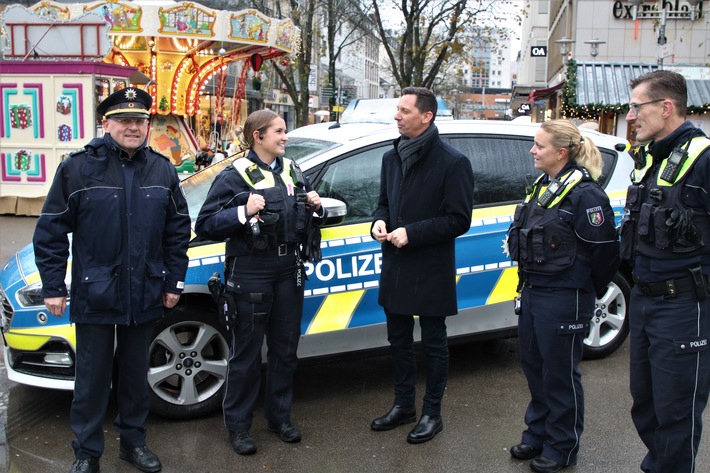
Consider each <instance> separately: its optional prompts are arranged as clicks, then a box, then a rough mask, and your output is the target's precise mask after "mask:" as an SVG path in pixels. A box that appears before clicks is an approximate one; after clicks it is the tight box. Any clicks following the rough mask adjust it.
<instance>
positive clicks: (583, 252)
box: [508, 120, 619, 472]
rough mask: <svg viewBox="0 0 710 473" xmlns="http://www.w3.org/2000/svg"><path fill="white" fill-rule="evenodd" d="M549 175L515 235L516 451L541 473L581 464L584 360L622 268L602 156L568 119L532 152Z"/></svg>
mask: <svg viewBox="0 0 710 473" xmlns="http://www.w3.org/2000/svg"><path fill="white" fill-rule="evenodd" d="M530 152H531V153H532V155H533V156H534V158H535V167H536V168H537V169H539V170H541V171H542V172H543V173H544V174H543V175H542V176H540V177H539V178H538V180H537V181H536V182H535V184H534V185H533V186H532V189H530V190H529V193H528V195H527V198H526V199H525V202H524V203H522V204H520V205H519V206H518V208H517V209H516V211H515V218H514V221H513V223H512V225H511V227H510V230H509V238H508V244H509V250H510V255H511V259H513V261H516V262H517V263H518V274H519V278H520V288H521V289H522V292H521V298H520V299H518V300H517V301H516V302H517V303H519V304H520V305H519V306H518V308H519V315H520V320H519V322H518V336H519V341H520V358H521V363H522V367H523V372H524V373H525V377H526V378H527V381H528V387H529V389H530V394H531V397H532V399H531V401H530V404H529V405H528V408H527V411H526V413H525V423H526V424H527V426H528V428H527V430H525V431H524V432H523V435H522V441H521V443H520V444H518V445H515V446H514V447H512V448H511V449H510V453H511V455H512V456H513V457H515V458H517V459H520V460H530V459H532V462H531V464H530V467H531V468H532V470H533V471H537V472H554V471H559V470H561V469H562V468H564V467H566V466H568V465H574V464H576V463H577V452H578V450H579V437H580V435H581V434H582V429H583V421H584V395H583V392H582V375H581V373H580V371H579V367H578V365H579V361H580V359H581V357H582V348H583V339H584V337H585V334H586V333H587V330H588V329H589V321H590V319H591V316H592V311H593V310H594V300H595V294H596V293H599V292H601V291H603V290H604V288H605V287H606V285H607V284H608V283H609V281H611V279H612V277H613V276H614V273H615V272H616V269H617V267H618V261H619V257H618V241H617V238H616V230H615V227H614V213H613V211H612V209H611V206H610V205H609V198H608V197H607V195H606V194H605V193H604V191H603V190H602V188H601V187H600V186H599V185H598V184H597V183H596V179H597V178H598V177H599V176H600V175H601V170H602V160H601V155H600V153H599V150H598V149H597V147H596V146H595V145H594V143H592V142H591V140H589V138H583V137H582V136H581V134H580V132H579V129H578V128H577V127H576V126H575V125H574V124H572V123H571V122H569V121H567V120H552V121H548V122H545V123H543V124H542V126H541V127H540V129H539V130H538V132H537V133H536V134H535V144H534V145H533V147H532V149H531V150H530Z"/></svg>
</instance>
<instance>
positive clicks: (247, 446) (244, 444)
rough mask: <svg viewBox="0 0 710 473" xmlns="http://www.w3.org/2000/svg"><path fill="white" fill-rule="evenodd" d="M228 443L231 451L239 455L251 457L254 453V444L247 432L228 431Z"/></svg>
mask: <svg viewBox="0 0 710 473" xmlns="http://www.w3.org/2000/svg"><path fill="white" fill-rule="evenodd" d="M229 443H231V444H232V449H233V450H234V451H235V452H237V453H238V454H240V455H253V454H254V453H256V442H255V441H254V439H253V438H252V437H251V435H249V432H248V431H247V432H232V431H231V430H230V431H229Z"/></svg>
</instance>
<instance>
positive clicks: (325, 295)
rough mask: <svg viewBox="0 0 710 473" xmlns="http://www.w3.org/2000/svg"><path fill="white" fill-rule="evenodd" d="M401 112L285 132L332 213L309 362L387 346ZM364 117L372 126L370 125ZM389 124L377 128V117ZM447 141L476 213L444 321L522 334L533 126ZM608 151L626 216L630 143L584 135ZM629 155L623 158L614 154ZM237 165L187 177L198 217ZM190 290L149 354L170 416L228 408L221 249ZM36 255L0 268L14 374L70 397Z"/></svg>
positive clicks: (625, 288) (308, 315)
mask: <svg viewBox="0 0 710 473" xmlns="http://www.w3.org/2000/svg"><path fill="white" fill-rule="evenodd" d="M393 115H394V113H393V111H392V113H391V114H389V115H388V117H387V119H386V120H384V122H385V123H376V122H377V121H378V120H370V119H363V118H362V117H360V118H358V119H357V122H356V123H353V120H349V119H348V116H347V115H345V116H344V117H343V120H342V121H341V122H340V123H332V122H331V123H323V124H317V125H310V126H306V127H303V128H299V129H297V130H294V131H292V132H290V133H289V135H288V136H289V142H288V145H287V148H286V150H287V151H286V155H287V156H288V157H290V158H291V159H295V160H296V161H298V162H299V164H300V165H301V168H302V169H303V170H304V172H305V173H306V174H307V175H308V177H309V178H310V181H311V183H312V184H313V185H314V187H315V188H316V190H317V191H318V193H319V194H320V195H321V196H322V197H323V198H324V203H325V205H327V206H328V208H329V210H330V217H329V219H328V221H327V222H326V226H325V227H324V228H323V230H322V252H323V260H322V261H320V262H318V263H316V264H310V263H308V264H307V271H306V273H307V276H308V280H307V283H306V298H305V308H304V312H303V322H302V326H301V328H302V334H303V337H302V340H301V343H300V347H299V356H300V357H301V358H307V357H315V356H323V355H330V354H338V353H345V352H355V351H360V350H369V349H374V348H381V347H385V346H387V337H386V327H385V316H384V313H383V310H382V308H381V307H380V306H379V305H378V304H377V294H378V280H379V274H380V267H381V252H380V245H379V244H378V243H377V242H375V241H374V240H373V239H372V238H371V237H370V235H369V229H370V222H371V219H372V215H373V212H374V210H375V208H376V205H377V198H378V194H379V173H380V163H381V159H382V155H383V154H384V152H385V151H386V150H387V149H389V148H390V147H391V146H392V141H393V140H394V139H395V138H397V137H398V136H399V135H398V132H397V129H396V127H395V126H394V124H393V121H392V118H391V117H392V116H393ZM363 120H364V121H365V122H363ZM379 121H381V122H382V120H379ZM436 125H437V126H438V128H439V132H440V135H441V137H442V139H444V140H446V141H448V142H450V143H451V144H452V145H453V146H454V147H456V148H458V149H460V150H461V151H462V152H463V153H464V154H466V156H468V157H469V158H470V159H471V162H472V165H473V170H474V178H475V183H474V207H473V209H472V212H471V227H470V229H469V231H468V232H467V233H466V234H464V235H462V236H461V237H459V238H458V239H457V247H456V268H457V269H456V274H455V275H452V277H455V278H456V280H457V292H458V307H459V314H458V315H457V316H454V317H451V318H449V319H448V320H447V325H448V333H449V336H450V338H451V339H452V341H455V340H458V339H464V338H471V337H481V338H492V337H509V336H515V335H516V326H517V317H516V315H515V314H514V311H513V302H512V300H513V297H514V296H515V289H516V284H517V268H516V267H515V266H514V265H513V264H511V262H510V260H509V258H508V255H507V254H506V252H505V251H504V250H505V244H504V240H505V237H506V231H507V229H508V227H509V225H510V222H511V217H512V215H513V212H514V208H515V205H516V204H517V203H518V202H519V201H521V200H522V199H523V197H524V192H525V186H526V185H529V184H530V183H531V182H532V181H533V180H534V179H535V177H536V176H537V175H538V171H537V170H536V169H535V168H534V165H533V159H532V157H531V155H530V153H529V151H530V148H531V147H532V143H533V137H534V135H535V132H536V130H537V125H532V124H519V123H514V122H498V121H457V120H443V121H439V120H437V121H436ZM583 134H584V136H585V137H588V138H591V139H592V140H593V141H594V142H595V143H596V144H597V146H598V147H599V148H600V149H601V151H602V155H603V158H604V175H603V177H602V178H601V179H600V181H601V184H602V186H603V187H604V188H605V189H606V190H607V192H608V193H609V196H610V199H611V202H612V206H613V207H614V212H615V215H616V217H617V219H620V216H621V213H622V212H623V199H624V198H625V191H626V187H627V185H628V182H629V178H628V176H629V173H630V171H631V169H632V160H631V158H630V156H628V155H627V154H626V152H624V151H623V149H624V146H625V145H626V143H625V142H624V141H623V140H620V139H619V138H617V137H613V136H608V135H602V134H599V133H596V132H593V131H588V130H583ZM617 149H621V150H622V151H618V150H617ZM230 162H231V160H226V161H223V162H220V163H218V164H216V165H213V166H210V167H209V168H207V169H206V170H203V171H201V172H199V173H196V174H194V175H192V176H190V177H189V178H187V179H185V180H184V181H183V188H184V191H185V195H186V197H187V200H188V204H189V207H190V214H191V217H192V219H193V221H194V219H195V218H196V217H197V214H198V212H199V210H200V207H201V205H202V202H203V201H204V199H205V197H206V195H207V191H208V189H209V187H210V184H211V182H212V180H213V179H214V178H215V176H216V175H217V173H219V171H221V169H223V168H224V167H225V166H227V165H229V163H230ZM189 258H190V263H189V269H188V272H187V277H186V282H185V292H184V295H183V297H182V299H181V301H180V303H179V305H178V306H177V307H176V308H175V309H173V310H171V311H168V312H167V313H166V316H165V317H164V318H163V319H162V320H161V321H160V322H159V323H158V325H157V327H156V331H155V335H154V339H153V342H152V345H151V348H150V367H151V368H150V372H149V373H148V382H149V384H150V387H151V390H152V409H153V411H154V412H155V413H158V414H160V415H163V416H166V417H171V418H189V417H196V416H201V415H205V414H207V413H209V412H211V411H213V410H215V409H218V408H219V407H220V405H221V398H222V392H223V388H224V384H225V376H226V372H227V356H228V353H229V344H228V343H229V342H228V340H229V337H228V334H227V333H226V331H225V328H224V327H223V326H222V325H221V324H220V322H219V321H218V319H217V316H216V310H215V306H214V303H213V301H212V298H211V295H210V293H209V289H208V287H207V282H208V280H209V278H210V277H211V276H212V275H213V273H215V272H221V271H222V269H223V264H224V243H215V242H212V241H204V240H202V239H200V238H199V237H194V238H193V240H192V241H191V244H190V249H189ZM40 288H41V281H40V278H39V274H38V272H37V268H36V266H35V264H34V255H33V252H32V246H31V245H28V246H27V247H25V248H23V249H22V250H21V251H19V252H18V253H17V254H16V255H15V256H13V257H12V258H11V259H10V260H9V261H8V262H7V263H6V264H5V265H4V266H3V267H2V270H1V272H0V307H1V308H2V309H1V311H0V313H1V315H2V331H3V336H4V340H5V347H4V349H5V364H6V368H7V373H8V377H9V378H10V379H11V380H13V381H16V382H18V383H23V384H27V385H32V386H39V387H45V388H56V389H72V387H73V375H74V359H75V357H74V346H75V336H74V330H73V327H72V326H71V325H70V324H69V323H68V317H67V316H65V317H62V318H58V317H52V316H51V315H49V314H48V313H47V312H46V310H45V308H44V305H43V303H42V298H41V296H40ZM629 288H630V285H629V278H628V276H627V275H624V274H623V272H622V273H620V274H618V275H617V277H616V278H615V279H614V281H613V283H611V284H610V285H609V287H608V289H607V291H606V293H605V294H604V295H603V296H602V297H601V299H599V300H598V301H597V304H596V308H595V313H594V316H593V318H592V324H591V328H590V331H589V334H588V335H587V338H586V339H585V356H586V357H587V358H598V357H603V356H605V355H607V354H609V353H611V352H613V351H614V350H616V348H618V346H619V345H620V344H621V343H622V342H623V341H624V339H625V338H626V335H627V333H628V324H627V320H626V314H627V304H628V300H629V290H630V289H629Z"/></svg>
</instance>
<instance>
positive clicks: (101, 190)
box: [34, 88, 190, 473]
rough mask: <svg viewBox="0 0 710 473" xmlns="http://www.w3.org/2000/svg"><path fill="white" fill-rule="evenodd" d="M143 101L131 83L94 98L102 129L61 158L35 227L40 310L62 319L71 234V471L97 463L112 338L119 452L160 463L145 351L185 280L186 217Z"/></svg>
mask: <svg viewBox="0 0 710 473" xmlns="http://www.w3.org/2000/svg"><path fill="white" fill-rule="evenodd" d="M151 104H152V99H151V97H150V95H148V94H147V93H146V92H144V91H142V90H139V89H135V88H125V89H123V90H119V91H116V92H114V93H113V94H111V95H109V96H108V97H107V98H106V99H105V100H104V101H103V102H101V103H100V104H99V106H98V107H97V109H96V112H97V113H98V114H99V115H100V116H102V117H103V120H102V125H103V128H104V131H105V135H104V136H103V137H102V138H95V139H93V140H92V141H91V142H90V143H89V144H88V145H86V147H85V148H84V149H83V150H81V151H78V152H76V153H72V155H71V156H70V157H69V158H67V159H66V160H65V161H63V162H62V163H61V164H60V165H59V168H58V169H57V174H56V176H55V179H54V182H53V183H52V186H51V188H50V190H49V194H48V195H47V200H46V201H45V204H44V208H43V209H42V213H41V215H40V217H39V220H38V221H37V227H36V229H35V234H34V250H35V257H36V262H37V268H38V269H39V272H40V276H41V278H42V296H43V297H44V302H45V305H46V306H47V309H48V310H49V312H50V313H51V314H52V315H55V316H60V317H61V316H62V314H63V313H64V311H65V309H66V306H67V287H66V284H65V276H66V270H67V258H68V256H69V239H68V234H69V233H72V235H73V236H72V247H71V249H72V258H73V259H72V278H71V280H72V285H71V308H70V313H71V321H72V322H73V323H74V325H75V327H76V377H75V382H74V401H73V402H72V407H71V418H70V424H71V428H72V430H73V431H74V434H75V435H76V439H75V440H74V441H73V442H72V446H73V448H74V454H75V457H76V461H75V462H74V464H73V465H72V469H71V472H75V473H79V472H97V471H99V458H100V457H101V455H102V454H103V450H104V432H103V421H104V416H105V414H106V408H107V404H108V400H109V395H110V393H111V384H112V371H113V370H112V367H113V366H114V339H115V341H116V347H115V359H116V360H117V365H116V366H117V370H118V373H117V376H116V378H115V379H116V380H117V386H116V394H117V404H118V415H117V416H116V420H115V424H114V425H115V427H116V430H118V432H119V435H120V455H119V456H120V458H121V459H122V460H125V461H127V462H129V463H131V464H133V465H134V466H136V467H137V468H138V469H139V470H141V471H146V472H156V471H160V469H161V463H160V460H159V459H158V457H157V456H156V455H155V454H153V453H152V452H151V451H150V450H149V449H148V447H146V445H145V437H146V431H145V427H144V423H145V420H146V417H147V416H148V411H149V408H150V397H149V389H148V382H147V379H146V375H147V372H148V347H149V345H150V341H151V339H152V335H153V328H154V326H155V322H156V321H157V320H158V319H159V318H160V317H162V315H163V310H164V308H165V307H167V308H171V307H173V306H174V305H175V304H176V303H177V302H178V300H179V299H180V293H181V292H182V289H183V287H184V283H183V281H184V279H185V273H186V271H187V263H188V258H187V245H188V242H189V239H190V217H189V214H188V211H187V202H186V201H185V197H184V195H183V193H182V189H181V188H180V180H179V178H178V175H177V172H176V171H175V168H174V167H173V165H172V164H171V163H170V161H169V160H168V159H167V158H166V157H165V156H163V155H161V154H159V153H156V152H155V151H153V150H152V149H151V148H150V147H148V146H146V143H145V142H146V137H147V135H148V119H149V117H150V112H149V110H150V107H151Z"/></svg>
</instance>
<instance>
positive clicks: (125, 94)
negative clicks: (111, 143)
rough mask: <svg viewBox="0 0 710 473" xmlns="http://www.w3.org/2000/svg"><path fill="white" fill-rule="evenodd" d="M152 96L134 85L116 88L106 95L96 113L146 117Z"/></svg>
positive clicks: (117, 116) (120, 116) (125, 116)
mask: <svg viewBox="0 0 710 473" xmlns="http://www.w3.org/2000/svg"><path fill="white" fill-rule="evenodd" d="M152 105H153V98H152V97H151V96H150V94H149V93H148V92H145V91H143V90H141V89H136V88H135V87H127V88H125V89H121V90H117V91H116V92H114V93H112V94H111V95H109V96H108V97H106V98H105V99H104V100H103V101H102V102H101V103H100V104H99V106H98V107H96V113H98V114H99V115H100V116H101V117H103V118H111V117H115V118H148V117H150V107H151V106H152Z"/></svg>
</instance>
